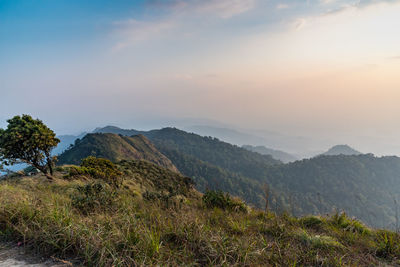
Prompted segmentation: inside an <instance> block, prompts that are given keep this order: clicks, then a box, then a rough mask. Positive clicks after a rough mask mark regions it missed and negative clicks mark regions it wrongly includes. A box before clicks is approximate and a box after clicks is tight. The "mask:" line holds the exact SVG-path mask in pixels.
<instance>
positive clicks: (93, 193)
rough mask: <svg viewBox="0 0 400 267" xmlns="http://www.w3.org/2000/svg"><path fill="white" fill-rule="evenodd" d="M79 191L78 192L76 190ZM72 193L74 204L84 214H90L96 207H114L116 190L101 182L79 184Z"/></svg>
mask: <svg viewBox="0 0 400 267" xmlns="http://www.w3.org/2000/svg"><path fill="white" fill-rule="evenodd" d="M76 191H77V192H76ZM76 191H75V192H74V193H73V194H72V195H71V199H72V205H73V206H74V207H75V208H77V209H79V210H80V211H81V212H83V213H84V214H89V213H91V212H92V211H94V210H96V209H102V210H104V209H106V208H109V207H112V204H113V201H114V199H115V197H116V192H115V191H113V190H110V189H109V188H107V185H103V184H101V183H89V184H86V185H84V186H77V187H76Z"/></svg>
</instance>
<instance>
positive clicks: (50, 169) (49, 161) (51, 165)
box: [47, 158, 53, 175]
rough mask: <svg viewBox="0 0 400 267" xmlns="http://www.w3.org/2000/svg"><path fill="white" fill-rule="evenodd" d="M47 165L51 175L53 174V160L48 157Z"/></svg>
mask: <svg viewBox="0 0 400 267" xmlns="http://www.w3.org/2000/svg"><path fill="white" fill-rule="evenodd" d="M47 166H48V167H49V171H50V175H53V162H52V161H51V159H50V158H47Z"/></svg>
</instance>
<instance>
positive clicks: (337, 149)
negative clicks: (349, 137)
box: [322, 145, 362, 156]
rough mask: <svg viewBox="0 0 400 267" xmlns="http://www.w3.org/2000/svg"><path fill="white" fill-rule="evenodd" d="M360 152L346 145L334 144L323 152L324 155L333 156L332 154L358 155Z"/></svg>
mask: <svg viewBox="0 0 400 267" xmlns="http://www.w3.org/2000/svg"><path fill="white" fill-rule="evenodd" d="M360 154H362V153H361V152H359V151H357V150H355V149H353V148H351V147H350V146H348V145H336V146H333V147H331V148H330V149H329V150H328V151H326V152H325V153H323V154H322V155H325V156H333V155H360Z"/></svg>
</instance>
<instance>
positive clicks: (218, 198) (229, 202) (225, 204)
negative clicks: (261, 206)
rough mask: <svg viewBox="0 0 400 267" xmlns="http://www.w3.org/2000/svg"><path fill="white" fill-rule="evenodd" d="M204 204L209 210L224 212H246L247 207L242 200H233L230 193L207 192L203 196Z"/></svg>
mask: <svg viewBox="0 0 400 267" xmlns="http://www.w3.org/2000/svg"><path fill="white" fill-rule="evenodd" d="M203 203H204V204H205V205H206V207H207V208H215V207H216V208H220V209H223V210H234V211H246V210H247V208H246V205H245V204H244V203H243V202H242V201H241V200H236V199H233V198H232V197H231V196H230V195H229V194H228V193H224V192H222V191H219V190H217V191H214V190H207V191H206V192H205V193H204V195H203Z"/></svg>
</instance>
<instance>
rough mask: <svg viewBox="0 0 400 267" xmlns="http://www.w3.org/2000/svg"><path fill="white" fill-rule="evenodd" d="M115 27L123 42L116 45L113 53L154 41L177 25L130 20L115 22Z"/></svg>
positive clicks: (169, 21)
mask: <svg viewBox="0 0 400 267" xmlns="http://www.w3.org/2000/svg"><path fill="white" fill-rule="evenodd" d="M114 25H115V26H116V30H115V34H117V35H118V36H119V37H120V38H121V40H120V41H119V42H117V43H116V44H115V45H114V47H113V51H119V50H121V49H123V48H126V47H128V46H131V45H134V44H136V43H138V42H142V41H148V40H152V39H154V38H156V37H158V36H161V35H163V34H165V33H166V32H168V31H169V30H171V29H172V28H174V26H175V23H174V22H173V21H171V20H166V21H139V20H135V19H128V20H125V21H117V22H114Z"/></svg>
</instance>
